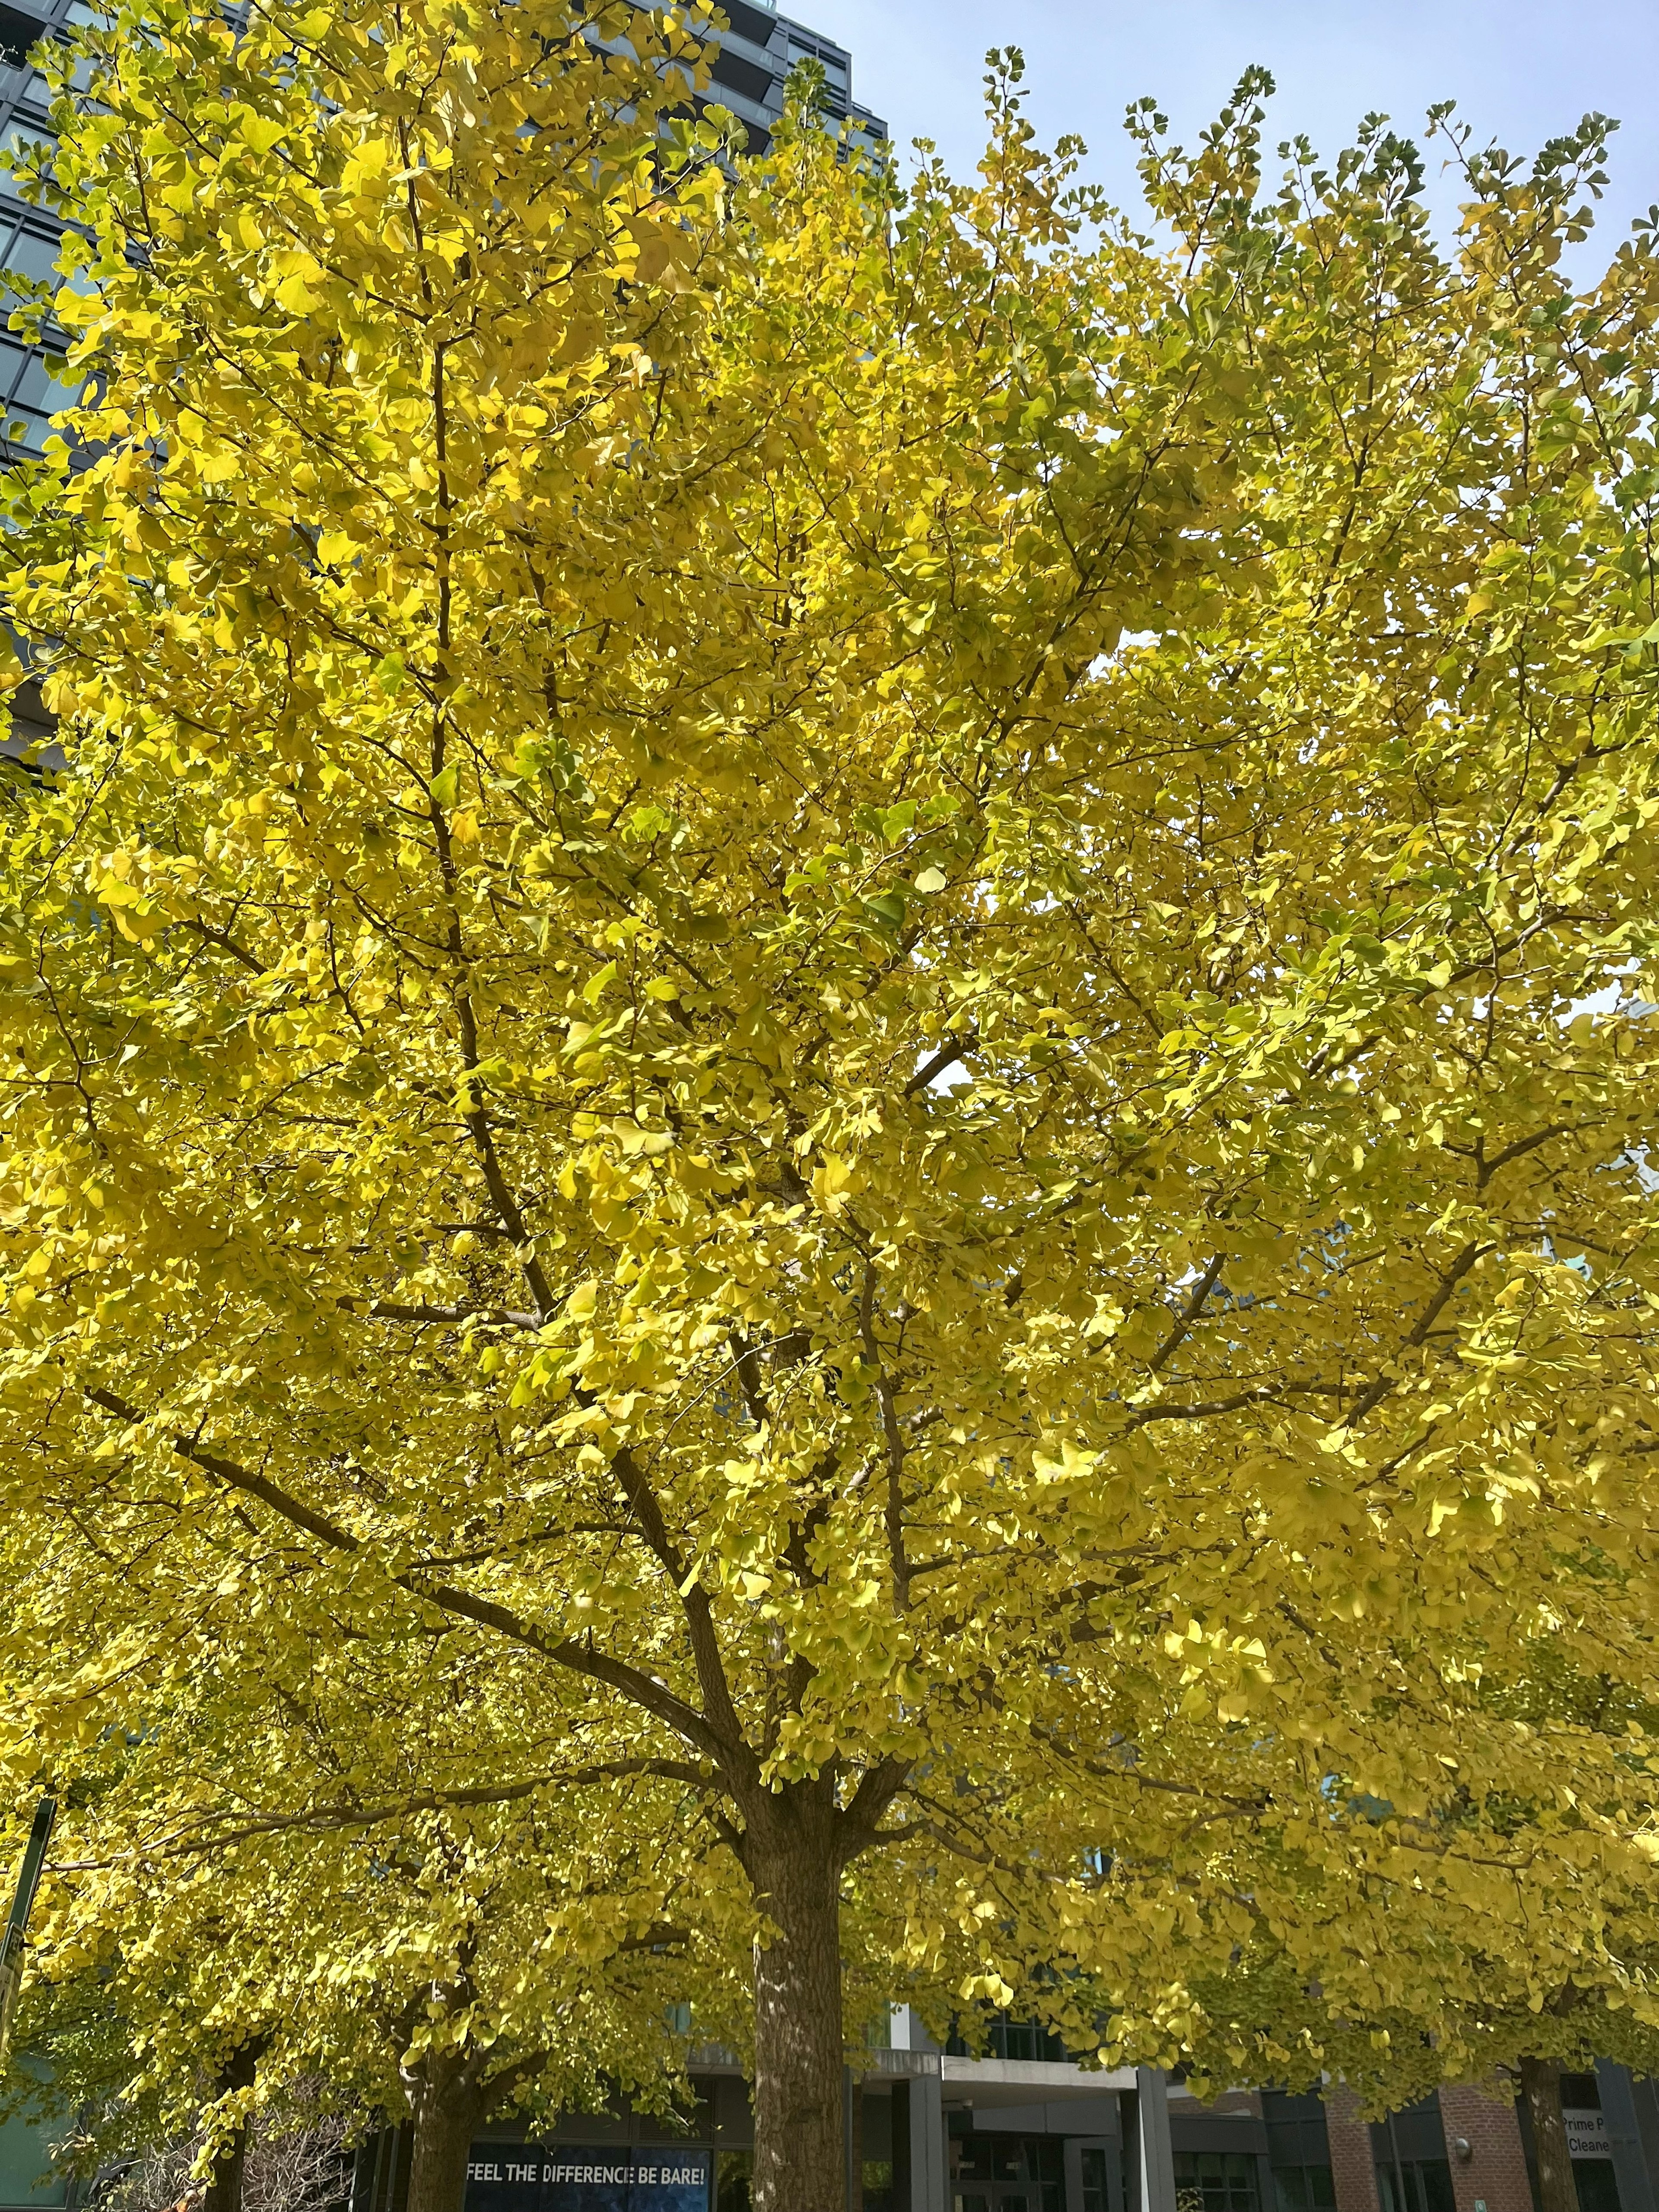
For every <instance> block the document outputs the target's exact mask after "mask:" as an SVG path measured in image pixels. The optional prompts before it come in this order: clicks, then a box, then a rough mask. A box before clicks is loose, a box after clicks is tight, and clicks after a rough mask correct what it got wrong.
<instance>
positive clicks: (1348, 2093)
mask: <svg viewBox="0 0 1659 2212" xmlns="http://www.w3.org/2000/svg"><path fill="white" fill-rule="evenodd" d="M1326 2096H1327V2102H1326V2106H1325V2132H1326V2135H1327V2136H1328V2138H1329V2141H1330V2146H1331V2180H1332V2182H1333V2184H1334V2186H1335V2190H1336V2212H1382V2207H1381V2205H1380V2203H1378V2200H1377V2194H1376V2164H1375V2162H1374V2160H1372V2157H1371V2131H1370V2129H1369V2128H1368V2127H1367V2126H1366V2124H1365V2123H1364V2120H1362V2119H1361V2118H1360V2117H1359V2100H1358V2097H1356V2096H1355V2094H1354V2093H1353V2091H1352V2089H1350V2088H1348V2087H1346V2084H1345V2083H1343V2082H1340V2081H1333V2082H1332V2084H1331V2086H1330V2087H1329V2089H1328V2091H1327V2093H1326ZM1457 2212H1464V2208H1463V2201H1462V2198H1461V2197H1460V2198H1459V2199H1458V2203H1457ZM1486 2212H1498V2206H1497V2205H1495V2204H1489V2205H1488V2206H1487V2208H1486ZM1504 2212H1508V2208H1507V2207H1505V2208H1504ZM1522 2212H1524V2208H1522Z"/></svg>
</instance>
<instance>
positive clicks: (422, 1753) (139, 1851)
mask: <svg viewBox="0 0 1659 2212" xmlns="http://www.w3.org/2000/svg"><path fill="white" fill-rule="evenodd" d="M240 1658H241V1662H242V1664H241V1667H240V1670H237V1671H234V1672H233V1671H232V1670H227V1669H222V1668H219V1667H217V1666H216V1663H215V1652H214V1650H213V1640H212V1639H211V1638H199V1639H198V1638H197V1637H195V1636H192V1635H191V1633H190V1632H189V1631H188V1629H186V1630H185V1632H184V1634H183V1635H182V1637H181V1639H180V1649H179V1652H178V1655H177V1657H176V1659H175V1662H174V1665H173V1679H172V1680H171V1681H170V1682H169V1681H167V1680H164V1679H163V1678H162V1676H161V1673H160V1672H159V1670H155V1669H150V1670H149V1671H148V1672H147V1675H146V1680H145V1685H144V1690H145V1694H144V1703H143V1722H144V1725H143V1727H142V1728H141V1729H134V1728H125V1729H108V1730H105V1731H104V1732H103V1733H102V1735H100V1739H99V1741H97V1742H96V1743H95V1744H94V1745H92V1746H89V1747H88V1749H87V1751H86V1753H85V1754H84V1755H83V1756H82V1758H81V1759H78V1760H77V1761H76V1762H75V1783H74V1789H73V1799H74V1802H73V1804H72V1806H71V1807H70V1810H69V1814H68V1818H69V1820H70V1822H71V1824H72V1827H73V1832H74V1838H75V1841H74V1844H73V1846H72V1849H71V1850H70V1851H67V1852H63V1851H60V1853H59V1855H58V1865H57V1867H56V1869H55V1870H54V1877H53V1880H52V1884H51V1887H50V1888H49V1890H48V1892H47V1893H46V1897H45V1898H44V1899H43V1900H42V1906H41V1909H40V1911H39V1913H38V1914H37V1917H36V1923H35V1927H34V1930H33V1958H34V1963H35V1969H36V1972H35V1975H34V1979H33V1986H32V2002H31V2006H30V2008H29V2014H28V2018H27V2031H28V2035H29V2040H30V2047H31V2049H32V2050H33V2052H34V2053H35V2054H36V2057H37V2060H38V2061H39V2062H40V2067H41V2069H42V2071H43V2072H44V2074H45V2075H46V2077H47V2078H48V2079H49V2082H50V2092H49V2093H50V2097H51V2101H52V2109H53V2110H54V2112H58V2113H61V2112H63V2111H64V2108H65V2106H68V2107H69V2108H70V2109H72V2110H74V2111H75V2112H76V2114H77V2115H78V2118H77V2122H76V2132H75V2138H74V2140H73V2141H72V2142H71V2143H70V2146H69V2147H68V2154H69V2155H70V2156H71V2157H73V2158H74V2160H76V2163H77V2165H79V2166H81V2167H82V2170H84V2171H88V2172H91V2171H94V2170H101V2171H104V2172H107V2171H108V2167H109V2161H110V2160H112V2159H113V2158H121V2159H130V2158H131V2157H132V2156H133V2155H134V2154H143V2153H153V2152H154V2151H155V2150H157V2149H158V2148H166V2147H167V2145H169V2144H173V2143H177V2142H181V2141H186V2140H192V2139H193V2140H194V2142H196V2144H197V2146H198V2147H199V2148H198V2154H197V2172H198V2173H204V2174H206V2175H207V2176H208V2178H209V2179H210V2182H211V2184H212V2185H213V2188H212V2190H211V2191H210V2206H209V2212H215V2206H216V2205H218V2206H222V2207H225V2208H228V2212H235V2208H236V2206H237V2204H238V2203H239V2201H240V2190H239V2187H238V2180H239V2168H240V2151H241V2148H242V2146H243V2142H244V2138H245V2136H246V2129H247V2125H248V2123H249V2120H250V2119H251V2118H252V2117H253V2116H254V2115H256V2114H258V2115H261V2116H264V2117H266V2118H270V2117H271V2116H275V2117H276V2119H277V2120H279V2121H280V2119H281V2118H283V2116H284V2115H285V2114H289V2113H292V2112H295V2111H296V2110H303V2109H305V2108H306V2107H307V2105H308V2106H309V2107H310V2108H311V2109H312V2110H313V2113H314V2112H316V2111H317V2110H319V2109H320V2110H322V2111H325V2112H327V2111H331V2112H333V2113H334V2114H335V2115H337V2117H338V2118H341V2119H343V2122H344V2123H345V2124H346V2126H347V2128H348V2130H349V2132H350V2133H351V2134H352V2135H353V2136H356V2137H357V2138H359V2139H361V2138H362V2136H364V2135H365V2134H366V2133H368V2131H370V2130H372V2129H373V2128H374V2126H375V2125H377V2124H380V2123H381V2122H388V2123H394V2124H395V2123H398V2122H404V2121H406V2122H407V2123H408V2124H409V2126H410V2132H411V2135H412V2137H413V2141H414V2144H415V2146H416V2153H417V2156H418V2158H419V2161H420V2180H421V2190H420V2192H419V2193H420V2196H421V2197H422V2201H430V2202H458V2201H459V2197H460V2193H461V2191H462V2188H463V2186H464V2183H465V2172H464V2168H465V2161H466V2156H467V2152H468V2148H469V2146H470V2144H471V2140H472V2138H473V2136H474V2135H475V2134H476V2133H477V2131H478V2130H479V2129H480V2127H482V2125H483V2123H484V2122H485V2121H486V2120H488V2119H490V2118H500V2117H505V2116H507V2115H508V2114H510V2113H512V2112H513V2111H515V2110H518V2111H520V2112H526V2113H528V2114H530V2115H532V2116H533V2115H535V2114H538V2113H542V2112H559V2111H561V2110H581V2109H593V2108H595V2107H603V2106H605V2104H606V2103H607V2102H608V2101H609V2100H611V2099H612V2098H614V2097H615V2096H616V2095H617V2094H618V2093H626V2094H627V2095H629V2097H630V2098H631V2099H632V2100H634V2102H635V2105H636V2106H644V2107H645V2108H647V2109H648V2110H651V2111H653V2112H657V2113H658V2114H659V2115H660V2117H661V2118H662V2120H663V2122H664V2123H665V2125H666V2126H667V2127H668V2128H669V2130H672V2129H673V2127H674V2126H675V2125H676V2124H677V2118H676V2115H677V2106H678V2105H681V2104H684V2102H685V2101H686V2099H687V2096H688V2093H689V2085H688V2083H687V2080H686V2075H685V2065H684V2061H685V2057H686V2054H687V2036H686V2026H687V2023H686V2021H685V2020H684V2012H683V1991H684V1987H685V1984H686V1980H687V1977H688V1970H689V1962H688V1956H687V1954H688V1951H689V1950H690V1948H691V1947H692V1946H693V1945H694V1943H695V1942H696V1941H697V1939H698V1936H701V1937H702V1942H704V1943H705V1944H707V1943H708V1941H709V1935H708V1929H709V1923H710V1921H711V1917H713V1918H717V1917H718V1899H717V1898H712V1897H710V1896H708V1895H704V1896H701V1897H697V1898H696V1899H693V1900H691V1901H692V1903H693V1905H694V1907H695V1910H694V1914H693V1916H692V1918H693V1921H694V1923H695V1924H694V1925H693V1926H687V1925H686V1924H684V1923H683V1922H682V1921H681V1920H680V1918H679V1917H678V1915H677V1908H678V1905H680V1904H681V1902H682V1901H683V1892H684V1886H685V1881H686V1870H685V1869H684V1866H683V1864H682V1860H681V1857H680V1855H677V1854H676V1853H675V1852H674V1851H672V1850H665V1849H664V1848H663V1838H662V1832H661V1828H662V1824H661V1822H660V1820H655V1821H653V1820H640V1819H639V1818H638V1817H637V1809H638V1808H636V1807H633V1806H630V1804H629V1800H628V1797H627V1795H626V1793H625V1792H623V1791H618V1792H617V1793H616V1795H615V1796H614V1799H613V1800H612V1801H611V1802H610V1803H608V1804H599V1805H595V1804H592V1803H591V1802H587V1801H586V1799H585V1797H584V1795H583V1793H582V1792H581V1791H580V1788H579V1787H575V1788H572V1787H569V1786H567V1784H568V1782H570V1781H574V1782H575V1783H576V1784H579V1783H580V1777H579V1776H578V1777H575V1778H567V1777H566V1776H565V1775H564V1774H562V1772H561V1771H559V1765H558V1754H559V1753H560V1752H562V1751H564V1750H567V1749H568V1745H566V1744H565V1743H564V1742H563V1741H562V1739H561V1741H560V1742H559V1743H558V1744H557V1745H556V1746H555V1747H552V1765H551V1766H549V1765H548V1758H549V1752H550V1747H549V1746H548V1745H547V1744H546V1743H545V1742H544V1741H542V1740H541V1739H540V1738H539V1736H538V1729H537V1727H536V1722H535V1716H534V1713H533V1711H531V1710H528V1709H526V1707H523V1706H520V1707H515V1706H514V1705H513V1703H512V1702H511V1700H510V1699H509V1698H507V1696H506V1695H504V1694H503V1692H504V1689H505V1687H506V1686H505V1685H503V1684H502V1683H501V1682H500V1681H499V1680H489V1681H488V1683H485V1682H483V1681H481V1680H480V1679H479V1670H478V1669H477V1667H476V1666H475V1665H471V1664H470V1663H469V1655H468V1654H467V1653H466V1652H465V1650H461V1649H459V1648H457V1647H455V1646H454V1645H453V1644H449V1643H445V1642H442V1641H440V1642H438V1643H437V1644H434V1641H433V1639H431V1638H428V1637H423V1636H422V1635H421V1634H420V1633H419V1632H418V1630H416V1631H415V1632H413V1633H405V1634H404V1635H402V1636H400V1637H399V1636H393V1637H390V1638H385V1639H377V1640H376V1641H375V1642H374V1643H371V1644H359V1645H356V1647H355V1648H353V1649H351V1650H348V1651H346V1652H344V1653H342V1652H341V1651H340V1650H338V1648H337V1647H334V1648H331V1647H330V1646H329V1645H327V1644H322V1645H316V1646H312V1647H310V1648H304V1647H299V1648H296V1647H295V1646H293V1645H289V1646H288V1647H286V1648H284V1647H283V1644H281V1643H280V1642H279V1641H278V1642H274V1643H273V1644H272V1645H271V1647H270V1648H269V1649H268V1650H267V1652H266V1655H265V1668H264V1682H265V1686H266V1689H267V1692H268V1694H267V1698H266V1700H265V1703H264V1705H263V1707H262V1706H261V1705H259V1704H258V1702H257V1700H256V1699H254V1698H252V1697H251V1696H250V1695H249V1694H248V1693H247V1692H248V1683H249V1679H250V1677H251V1674H252V1667H251V1664H250V1662H251V1660H252V1652H251V1650H249V1648H248V1646H247V1644H246V1642H245V1643H244V1645H243V1648H242V1650H241V1653H240ZM376 1716H380V1717H381V1720H380V1725H378V1726H377V1725H376V1724H375V1717H376ZM504 1722H506V1723H508V1725H507V1727H506V1728H505V1729H503V1727H502V1723H504ZM538 1762H539V1763H538ZM480 1772H483V1773H484V1774H487V1775H488V1776H489V1779H488V1780H485V1781H483V1782H480V1781H478V1780H477V1779H476V1777H477V1776H478V1775H479V1774H480ZM270 1808H280V1809H270ZM691 1872H692V1875H693V1877H695V1874H696V1869H695V1867H694V1868H693V1869H692V1870H691ZM709 1873H710V1875H711V1877H712V1881H713V1884H714V1888H715V1889H716V1890H717V1891H718V1890H719V1889H720V1888H721V1887H723V1888H724V1889H725V1890H726V1892H728V1893H729V1892H730V1890H731V1888H732V1884H731V1882H730V1880H729V1879H727V1880H726V1881H725V1882H724V1883H723V1884H722V1883H721V1881H720V1870H719V1869H718V1868H713V1869H710V1870H709ZM736 1905H737V1900H736V1899H732V1900H731V1901H730V1903H729V1904H728V1906H727V1910H728V1911H731V1910H733V1909H735V1908H736ZM695 1970H696V1969H695V1963H691V1964H690V1971H692V1972H695ZM703 1978H704V1980H705V1983H706V1982H707V1981H708V1976H707V1975H706V1974H705V1975H704V1977H703ZM8 2087H9V2091H10V2092H11V2093H12V2094H13V2095H14V2097H15V2096H18V2095H22V2096H27V2095H28V2094H29V2093H31V2088H32V2084H31V2081H29V2080H27V2079H24V2080H20V2081H16V2082H15V2083H11V2084H9V2085H8ZM678 2124H680V2125H682V2126H684V2122H679V2123H678ZM446 2156H447V2157H448V2158H449V2159H450V2160H452V2162H453V2161H457V2160H458V2161H459V2168H460V2169H461V2170H459V2171H458V2170H454V2166H453V2163H452V2166H451V2167H449V2168H445V2167H444V2166H442V2164H441V2160H443V2159H444V2158H445V2157H446Z"/></svg>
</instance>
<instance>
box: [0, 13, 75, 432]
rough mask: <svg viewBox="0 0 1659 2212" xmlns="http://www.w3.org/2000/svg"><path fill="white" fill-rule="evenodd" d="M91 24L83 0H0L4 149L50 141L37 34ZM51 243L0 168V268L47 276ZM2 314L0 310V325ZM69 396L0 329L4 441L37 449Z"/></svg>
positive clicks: (60, 35)
mask: <svg viewBox="0 0 1659 2212" xmlns="http://www.w3.org/2000/svg"><path fill="white" fill-rule="evenodd" d="M91 21H93V13H92V10H91V9H89V8H88V6H87V5H86V4H85V0H31V4H30V5H29V6H28V7H27V8H23V7H18V6H15V5H13V4H10V0H0V148H3V149H6V150H7V151H10V150H11V149H13V148H15V147H16V146H18V145H20V144H22V143H27V142H31V141H32V142H34V143H47V144H49V143H51V139H52V125H51V123H50V121H49V120H48V118H47V112H46V111H47V107H48V105H49V103H50V100H51V95H50V94H49V93H48V92H47V90H46V79H45V78H44V77H43V76H41V74H40V70H37V69H35V68H34V67H33V65H32V64H31V62H30V59H29V56H30V54H31V53H32V52H33V49H34V48H35V46H37V45H38V44H39V43H40V40H43V39H58V40H63V39H67V38H68V37H69V35H70V33H71V31H72V30H73V29H74V28H75V27H76V26H77V25H79V24H82V23H89V22H91ZM58 244H59V232H58V227H57V225H56V224H55V223H54V222H52V217H51V216H48V215H43V214H42V213H41V212H40V210H39V209H38V208H31V207H27V206H25V204H23V202H22V200H21V199H20V198H19V197H18V195H17V189H16V185H15V182H14V180H13V179H12V177H11V174H10V173H9V171H0V270H15V272H17V273H18V274H19V275H21V276H28V277H33V278H35V279H37V280H38V279H40V278H42V277H46V276H51V274H52V263H53V262H54V261H55V260H56V259H57V258H58ZM4 319H5V318H4V316H3V315H0V325H3V322H4ZM73 398H74V393H73V392H71V391H70V390H69V389H67V388H66V387H65V386H63V385H61V384H59V383H58V381H57V380H56V379H55V378H54V377H53V376H52V373H51V371H50V370H49V369H48V368H47V367H46V360H45V357H44V350H43V349H41V348H40V347H38V346H30V345H26V344H25V343H24V342H23V340H22V339H21V338H20V337H15V336H14V335H13V333H12V332H11V331H8V330H5V329H3V328H0V410H3V436H4V440H5V442H6V444H7V445H9V446H11V447H21V448H22V449H24V450H25V451H27V450H30V449H33V450H35V451H38V450H39V449H40V447H41V446H42V445H43V444H44V443H45V442H46V436H47V434H48V430H49V428H50V422H51V417H52V414H53V412H54V411H55V410H58V409H60V408H64V407H67V406H68V405H69V404H70V402H71V400H72V399H73Z"/></svg>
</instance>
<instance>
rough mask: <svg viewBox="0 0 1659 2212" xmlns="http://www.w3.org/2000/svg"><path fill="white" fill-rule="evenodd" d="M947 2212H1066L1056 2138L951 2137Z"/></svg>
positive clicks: (1063, 2173) (1060, 2149) (1062, 2160)
mask: <svg viewBox="0 0 1659 2212" xmlns="http://www.w3.org/2000/svg"><path fill="white" fill-rule="evenodd" d="M951 2212H1066V2152H1065V2147H1064V2144H1063V2143H1062V2142H1061V2139H1060V2137H1059V2136H996V2135H972V2136H952V2137H951Z"/></svg>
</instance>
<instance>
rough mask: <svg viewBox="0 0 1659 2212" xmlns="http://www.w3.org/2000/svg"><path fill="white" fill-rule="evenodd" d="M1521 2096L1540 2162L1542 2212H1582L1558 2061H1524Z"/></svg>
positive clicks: (1539, 2207)
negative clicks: (1564, 2117)
mask: <svg viewBox="0 0 1659 2212" xmlns="http://www.w3.org/2000/svg"><path fill="white" fill-rule="evenodd" d="M1521 2093H1522V2096H1524V2097H1525V2099H1526V2100H1527V2118H1528V2119H1529V2120H1530V2121H1531V2123H1532V2142H1533V2148H1534V2152H1535V2153H1536V2154H1537V2158H1538V2212H1578V2191H1577V2185H1576V2184H1575V2183H1574V2180H1573V2178H1572V2160H1571V2158H1570V2157H1569V2155H1568V2153H1567V2131H1566V2129H1565V2126H1564V2125H1563V2124H1562V2120H1561V2065H1560V2061H1559V2059H1555V2058H1523V2059H1522V2061H1521Z"/></svg>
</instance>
